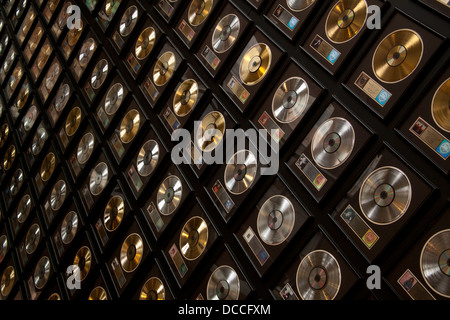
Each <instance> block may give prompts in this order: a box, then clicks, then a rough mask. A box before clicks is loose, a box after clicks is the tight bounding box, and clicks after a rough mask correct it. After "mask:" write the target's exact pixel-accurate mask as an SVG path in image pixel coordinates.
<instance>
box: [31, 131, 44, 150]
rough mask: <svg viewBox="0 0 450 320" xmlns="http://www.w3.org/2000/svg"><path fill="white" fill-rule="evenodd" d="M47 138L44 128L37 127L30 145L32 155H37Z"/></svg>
mask: <svg viewBox="0 0 450 320" xmlns="http://www.w3.org/2000/svg"><path fill="white" fill-rule="evenodd" d="M47 138H48V134H47V130H45V128H44V127H39V128H38V130H37V132H36V134H35V135H34V137H33V142H32V144H31V153H33V155H34V156H35V155H38V154H39V153H40V152H41V150H42V147H43V146H44V143H45V141H46V140H47Z"/></svg>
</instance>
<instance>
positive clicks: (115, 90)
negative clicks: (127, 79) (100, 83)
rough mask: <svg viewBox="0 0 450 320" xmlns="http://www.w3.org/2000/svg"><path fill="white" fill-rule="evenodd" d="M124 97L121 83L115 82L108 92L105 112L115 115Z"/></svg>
mask: <svg viewBox="0 0 450 320" xmlns="http://www.w3.org/2000/svg"><path fill="white" fill-rule="evenodd" d="M123 98H124V89H123V85H122V84H121V83H115V84H114V85H113V86H112V87H111V88H110V89H109V91H108V93H107V94H106V98H105V112H106V114H108V115H110V116H111V115H113V114H115V113H116V112H117V110H118V109H119V107H120V105H121V104H122V101H123Z"/></svg>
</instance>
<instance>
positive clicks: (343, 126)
mask: <svg viewBox="0 0 450 320" xmlns="http://www.w3.org/2000/svg"><path fill="white" fill-rule="evenodd" d="M355 137H356V135H355V131H354V129H353V126H352V125H351V123H350V122H348V120H346V119H344V118H331V119H328V120H327V121H325V122H324V123H322V124H321V125H320V126H319V128H317V131H316V133H315V134H314V137H313V138H312V142H311V154H312V157H313V159H314V161H315V162H316V164H317V165H318V166H319V167H321V168H324V169H327V170H331V169H335V168H337V167H339V166H341V165H342V164H343V163H344V162H345V161H347V159H348V158H349V157H350V155H351V154H352V151H353V147H354V145H355Z"/></svg>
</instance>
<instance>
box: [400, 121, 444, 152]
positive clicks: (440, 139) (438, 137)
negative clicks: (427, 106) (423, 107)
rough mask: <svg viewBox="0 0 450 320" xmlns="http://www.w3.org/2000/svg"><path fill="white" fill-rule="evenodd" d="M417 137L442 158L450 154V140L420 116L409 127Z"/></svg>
mask: <svg viewBox="0 0 450 320" xmlns="http://www.w3.org/2000/svg"><path fill="white" fill-rule="evenodd" d="M409 131H411V132H412V133H413V134H414V135H415V136H416V137H418V138H419V139H420V140H422V142H423V143H425V144H426V145H427V146H428V147H430V148H431V150H433V151H434V152H436V153H437V154H438V155H439V156H440V157H441V158H442V159H444V160H447V159H448V157H449V156H450V141H449V140H448V139H446V138H445V137H444V136H443V135H442V134H441V133H440V132H439V131H437V130H436V129H435V128H433V127H432V126H431V125H430V124H429V123H428V122H426V121H425V120H424V119H422V118H420V117H419V118H418V119H417V120H416V122H414V124H413V125H412V126H411V128H410V129H409Z"/></svg>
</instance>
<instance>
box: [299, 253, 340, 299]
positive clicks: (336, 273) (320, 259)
mask: <svg viewBox="0 0 450 320" xmlns="http://www.w3.org/2000/svg"><path fill="white" fill-rule="evenodd" d="M341 280H342V277H341V268H340V266H339V263H338V261H337V260H336V258H335V257H334V256H333V255H332V254H331V253H329V252H327V251H324V250H315V251H312V252H310V253H309V254H308V255H306V256H305V257H304V258H303V259H302V261H301V262H300V264H299V266H298V269H297V275H296V283H297V291H298V293H299V294H300V297H301V298H302V299H303V300H333V299H334V298H335V297H336V295H337V294H338V292H339V289H340V286H341Z"/></svg>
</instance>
